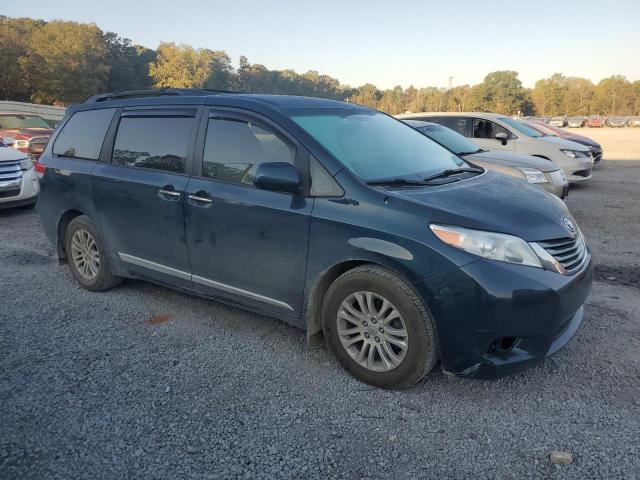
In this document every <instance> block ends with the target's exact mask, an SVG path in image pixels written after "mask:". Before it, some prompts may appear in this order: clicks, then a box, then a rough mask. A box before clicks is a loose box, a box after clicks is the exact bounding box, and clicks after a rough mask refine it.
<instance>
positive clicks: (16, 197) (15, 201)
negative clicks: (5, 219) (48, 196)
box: [0, 168, 39, 209]
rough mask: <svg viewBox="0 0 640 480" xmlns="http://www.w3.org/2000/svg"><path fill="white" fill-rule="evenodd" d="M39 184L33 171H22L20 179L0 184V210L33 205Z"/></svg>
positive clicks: (31, 169)
mask: <svg viewBox="0 0 640 480" xmlns="http://www.w3.org/2000/svg"><path fill="white" fill-rule="evenodd" d="M38 192H39V184H38V179H37V178H36V173H35V169H33V168H30V169H29V170H26V171H23V172H22V176H21V178H20V179H17V180H12V181H7V182H0V209H4V208H13V207H19V206H23V205H30V204H32V203H35V202H36V200H37V197H38Z"/></svg>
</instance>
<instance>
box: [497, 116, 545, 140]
mask: <svg viewBox="0 0 640 480" xmlns="http://www.w3.org/2000/svg"><path fill="white" fill-rule="evenodd" d="M498 120H500V121H501V122H503V123H506V124H507V125H509V126H510V127H513V128H515V129H516V130H517V131H518V132H520V133H523V134H525V135H526V136H527V137H541V136H542V134H541V133H540V132H539V131H537V130H535V129H534V128H531V127H530V126H529V125H526V124H524V123H522V122H520V121H518V120H514V119H513V118H509V117H500V118H499V119H498Z"/></svg>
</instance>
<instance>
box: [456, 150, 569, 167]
mask: <svg viewBox="0 0 640 480" xmlns="http://www.w3.org/2000/svg"><path fill="white" fill-rule="evenodd" d="M462 158H463V159H465V160H469V161H470V162H473V161H474V160H478V161H479V162H489V163H495V164H497V165H502V166H505V167H529V168H535V169H538V170H540V171H541V172H553V171H555V170H559V169H560V167H559V166H558V165H557V164H556V163H555V162H552V161H549V160H544V159H542V158H538V157H532V156H531V155H520V154H517V153H511V152H507V151H501V150H487V151H485V152H480V153H473V154H471V155H465V156H464V157H462Z"/></svg>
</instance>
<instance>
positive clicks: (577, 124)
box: [567, 117, 587, 128]
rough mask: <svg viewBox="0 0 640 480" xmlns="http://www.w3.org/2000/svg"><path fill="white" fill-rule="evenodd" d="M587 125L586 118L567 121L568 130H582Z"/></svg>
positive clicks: (574, 118)
mask: <svg viewBox="0 0 640 480" xmlns="http://www.w3.org/2000/svg"><path fill="white" fill-rule="evenodd" d="M585 123H587V117H570V118H569V120H568V121H567V126H568V127H569V128H582V127H584V125H585Z"/></svg>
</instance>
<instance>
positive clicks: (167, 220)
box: [38, 89, 593, 388]
mask: <svg viewBox="0 0 640 480" xmlns="http://www.w3.org/2000/svg"><path fill="white" fill-rule="evenodd" d="M40 163H41V164H42V168H44V169H45V171H44V176H43V178H42V182H41V194H40V195H41V196H40V201H39V202H38V208H39V211H40V215H41V217H42V223H43V225H44V228H45V230H46V233H47V235H48V237H49V238H50V240H51V241H52V242H53V243H54V244H55V245H56V246H57V251H58V255H59V258H60V260H61V261H63V262H67V263H68V264H69V267H70V269H71V273H72V274H73V276H74V278H75V279H76V280H77V282H78V283H79V284H80V285H82V286H83V287H84V288H86V289H89V290H95V291H100V290H106V289H109V288H111V287H113V286H115V285H117V284H118V283H119V282H120V281H121V280H122V279H123V278H139V279H145V280H149V281H151V282H155V283H158V284H162V285H166V286H169V287H171V288H176V289H180V290H183V291H187V292H191V293H194V294H196V295H201V296H205V297H209V298H213V299H216V300H219V301H222V302H226V303H229V304H233V305H238V306H241V307H243V308H246V309H249V310H252V311H254V312H258V313H261V314H264V315H268V316H272V317H277V318H280V319H282V320H285V321H286V322H289V323H291V324H293V325H296V326H298V327H301V328H305V329H306V330H307V332H308V336H309V337H310V338H313V339H314V340H315V339H317V338H319V337H321V336H324V339H325V340H326V341H327V343H328V344H329V345H330V347H331V349H332V350H333V352H334V353H335V355H336V357H337V358H338V360H339V361H340V363H341V364H342V365H343V366H344V367H345V369H346V370H348V371H349V372H350V373H351V374H353V375H354V376H355V377H357V378H358V379H360V380H362V381H364V382H367V383H370V384H372V385H376V386H379V387H384V388H400V387H404V386H407V385H410V384H412V383H414V382H416V381H418V380H420V379H421V378H422V377H423V376H424V375H425V374H426V373H428V372H429V371H430V370H432V369H433V368H434V366H435V365H436V364H437V363H438V362H441V364H442V368H443V370H444V371H445V372H447V373H450V374H453V375H458V376H464V377H480V378H489V377H497V376H500V375H504V374H509V373H513V372H516V371H519V370H521V369H523V368H526V367H530V366H532V365H535V364H537V363H539V362H540V361H542V360H543V359H544V358H545V357H547V356H549V355H551V354H553V353H554V352H556V351H557V350H558V349H559V348H561V347H562V346H564V345H565V344H566V343H567V342H568V341H569V339H570V338H571V337H572V336H573V334H574V333H575V332H576V330H577V329H578V327H579V325H580V323H581V322H582V320H583V317H584V310H583V304H584V302H585V299H586V298H587V295H588V293H589V289H590V287H591V281H592V270H593V268H592V260H591V254H590V252H589V249H588V248H587V246H586V244H585V240H584V237H583V236H582V233H581V232H580V229H579V228H578V226H577V225H576V223H575V221H574V220H573V219H572V217H571V214H570V213H569V211H568V210H567V208H566V207H565V205H564V204H563V202H562V201H561V200H559V199H557V198H555V197H554V196H552V195H550V194H547V193H545V192H542V191H540V190H539V189H537V188H535V187H533V186H530V185H529V184H527V183H525V182H523V181H521V180H518V179H514V178H511V177H507V176H504V175H501V174H499V173H493V172H490V171H484V170H483V169H481V168H479V167H477V166H474V165H473V164H470V163H467V162H465V161H464V160H462V159H461V158H459V157H458V156H456V155H455V154H454V153H452V152H451V151H449V150H447V149H445V148H444V147H442V146H440V145H439V144H437V143H435V142H433V141H432V140H430V139H429V138H427V137H425V136H424V135H422V134H420V133H419V132H417V131H416V130H414V129H412V128H411V127H409V126H407V125H405V124H403V123H402V122H400V121H398V120H395V119H394V118H391V117H389V116H387V115H385V114H383V113H380V112H377V111H374V110H371V109H368V108H365V107H362V106H358V105H353V104H349V103H343V102H337V101H331V100H323V99H316V98H304V97H292V96H272V95H244V94H233V93H223V92H214V91H208V90H192V89H191V90H183V89H161V90H151V91H138V92H121V93H116V94H104V95H99V96H96V97H92V98H91V99H89V100H88V101H87V102H86V103H84V104H82V105H76V106H73V107H71V108H70V109H69V111H68V113H67V116H66V118H65V119H64V121H63V122H62V123H61V124H60V126H59V127H58V128H57V129H56V132H55V133H54V134H53V136H52V138H51V140H50V142H49V144H48V146H47V148H46V150H45V152H44V154H43V155H42V157H41V159H40Z"/></svg>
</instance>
